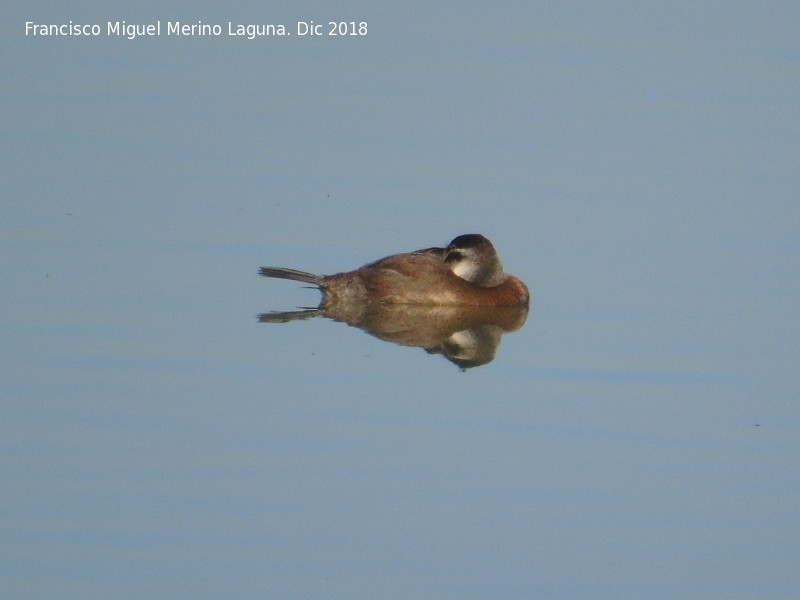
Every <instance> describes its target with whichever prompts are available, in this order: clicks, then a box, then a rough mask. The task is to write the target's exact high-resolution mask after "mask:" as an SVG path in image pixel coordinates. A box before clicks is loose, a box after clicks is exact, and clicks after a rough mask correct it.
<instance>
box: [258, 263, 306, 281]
mask: <svg viewBox="0 0 800 600" xmlns="http://www.w3.org/2000/svg"><path fill="white" fill-rule="evenodd" d="M258 272H259V273H260V274H261V275H263V276H264V277H274V278H276V279H291V280H292V281H302V282H303V283H313V284H314V285H319V284H320V276H319V275H314V274H312V273H306V272H305V271H298V270H296V269H285V268H284V267H261V268H260V269H259V270H258Z"/></svg>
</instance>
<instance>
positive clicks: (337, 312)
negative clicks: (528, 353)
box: [259, 234, 529, 369]
mask: <svg viewBox="0 0 800 600" xmlns="http://www.w3.org/2000/svg"><path fill="white" fill-rule="evenodd" d="M261 274H262V275H264V276H266V277H277V278H282V279H292V280H296V281H303V282H305V283H312V284H314V285H316V286H318V287H319V288H320V290H321V291H322V301H321V303H320V305H319V307H318V308H316V309H307V310H300V311H293V312H282V313H280V312H279V313H264V314H262V315H260V318H259V319H260V321H261V322H262V323H277V322H286V321H294V320H298V319H307V318H310V317H315V316H324V317H328V318H330V319H333V320H335V321H341V322H344V323H347V324H348V325H351V326H353V327H358V328H359V329H363V330H364V331H366V332H367V333H369V334H371V335H374V336H375V337H377V338H380V339H382V340H386V341H388V342H393V343H396V344H400V345H403V346H417V347H421V348H425V350H426V351H427V352H429V353H431V354H442V355H444V356H445V357H447V358H448V360H450V361H452V362H453V363H455V364H457V365H458V366H460V367H461V368H462V369H466V368H469V367H475V366H479V365H482V364H486V363H488V362H490V361H491V360H492V359H493V358H494V355H495V352H496V351H497V347H498V346H499V344H500V338H501V337H502V334H503V333H506V332H510V331H515V330H517V329H519V328H520V327H522V325H523V324H524V323H525V319H526V318H527V315H528V301H529V294H528V288H526V287H525V284H524V283H522V281H520V280H519V279H517V278H516V277H513V276H512V275H506V274H505V273H504V272H503V266H502V264H501V263H500V259H499V258H498V257H497V253H496V252H495V249H494V247H493V246H492V243H491V242H490V241H489V240H487V239H486V238H485V237H483V236H482V235H477V234H469V235H462V236H459V237H457V238H456V239H454V240H453V241H452V242H451V243H450V245H449V246H448V247H447V248H426V249H424V250H417V251H416V252H409V253H406V254H396V255H393V256H388V257H386V258H383V259H381V260H378V261H375V262H373V263H370V264H368V265H365V266H363V267H361V268H360V269H357V270H355V271H350V272H347V273H338V274H336V275H322V276H317V275H312V274H310V273H305V272H303V271H295V270H293V269H284V268H280V267H262V268H261Z"/></svg>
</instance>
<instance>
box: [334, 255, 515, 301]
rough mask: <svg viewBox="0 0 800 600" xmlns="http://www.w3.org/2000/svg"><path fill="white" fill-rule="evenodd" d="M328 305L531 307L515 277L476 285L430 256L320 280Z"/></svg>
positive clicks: (395, 259) (393, 259)
mask: <svg viewBox="0 0 800 600" xmlns="http://www.w3.org/2000/svg"><path fill="white" fill-rule="evenodd" d="M319 286H320V287H321V288H322V292H323V304H330V303H339V302H386V303H394V304H428V305H437V304H453V305H463V306H518V305H523V304H527V303H528V301H529V298H530V294H529V293H528V288H527V287H526V286H525V284H524V283H522V281H520V280H519V279H517V278H516V277H514V276H513V275H505V276H504V279H503V281H502V283H500V284H499V285H496V286H492V287H482V286H478V285H474V284H472V283H470V282H469V281H467V280H465V279H462V278H461V277H459V276H457V275H455V274H454V273H453V272H452V271H451V270H450V268H448V266H447V265H446V264H445V262H444V261H443V260H442V258H441V257H440V256H437V255H436V254H434V253H430V252H424V251H423V252H409V253H407V254H395V255H393V256H387V257H386V258H382V259H380V260H378V261H375V262H373V263H370V264H368V265H364V266H363V267H361V268H360V269H356V270H355V271H348V272H346V273H337V274H335V275H325V276H322V277H320V278H319Z"/></svg>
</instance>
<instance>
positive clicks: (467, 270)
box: [453, 260, 478, 282]
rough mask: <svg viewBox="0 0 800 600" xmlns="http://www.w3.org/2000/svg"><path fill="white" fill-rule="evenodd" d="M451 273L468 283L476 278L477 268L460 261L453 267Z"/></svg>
mask: <svg viewBox="0 0 800 600" xmlns="http://www.w3.org/2000/svg"><path fill="white" fill-rule="evenodd" d="M453 273H455V274H456V275H458V276H459V277H461V279H466V280H467V281H469V282H472V281H475V278H476V277H477V276H478V267H477V266H476V265H475V264H474V263H470V262H469V261H467V260H460V261H458V262H457V263H456V264H454V265H453Z"/></svg>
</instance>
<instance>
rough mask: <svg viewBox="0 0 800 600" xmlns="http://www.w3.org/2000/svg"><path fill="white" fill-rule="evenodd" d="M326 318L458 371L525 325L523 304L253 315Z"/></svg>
mask: <svg viewBox="0 0 800 600" xmlns="http://www.w3.org/2000/svg"><path fill="white" fill-rule="evenodd" d="M317 316H321V317H327V318H329V319H333V320H334V321H341V322H343V323H347V324H348V325H351V326H352V327H358V328H359V329H362V330H364V331H366V332H367V333H369V334H370V335H373V336H375V337H376V338H379V339H381V340H384V341H387V342H392V343H394V344H398V345H400V346H414V347H418V348H424V349H425V351H426V352H428V354H441V355H443V356H444V357H446V358H447V359H448V360H449V361H451V362H453V363H455V364H456V365H458V366H459V367H461V368H462V369H468V368H470V367H477V366H480V365H484V364H486V363H489V362H491V361H492V360H494V356H495V353H496V352H497V348H498V346H499V345H500V338H502V336H503V334H504V333H508V332H511V331H516V330H517V329H519V328H520V327H522V326H523V325H524V324H525V320H526V319H527V317H528V306H527V305H520V306H491V307H487V306H454V305H449V306H431V305H419V304H382V303H379V302H371V303H361V304H357V305H355V304H354V305H348V306H347V307H346V309H345V310H342V307H341V306H327V307H325V306H320V307H319V308H309V309H305V310H295V311H290V312H271V313H263V314H261V315H259V321H260V322H261V323H287V322H289V321H298V320H302V319H310V318H313V317H317Z"/></svg>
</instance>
